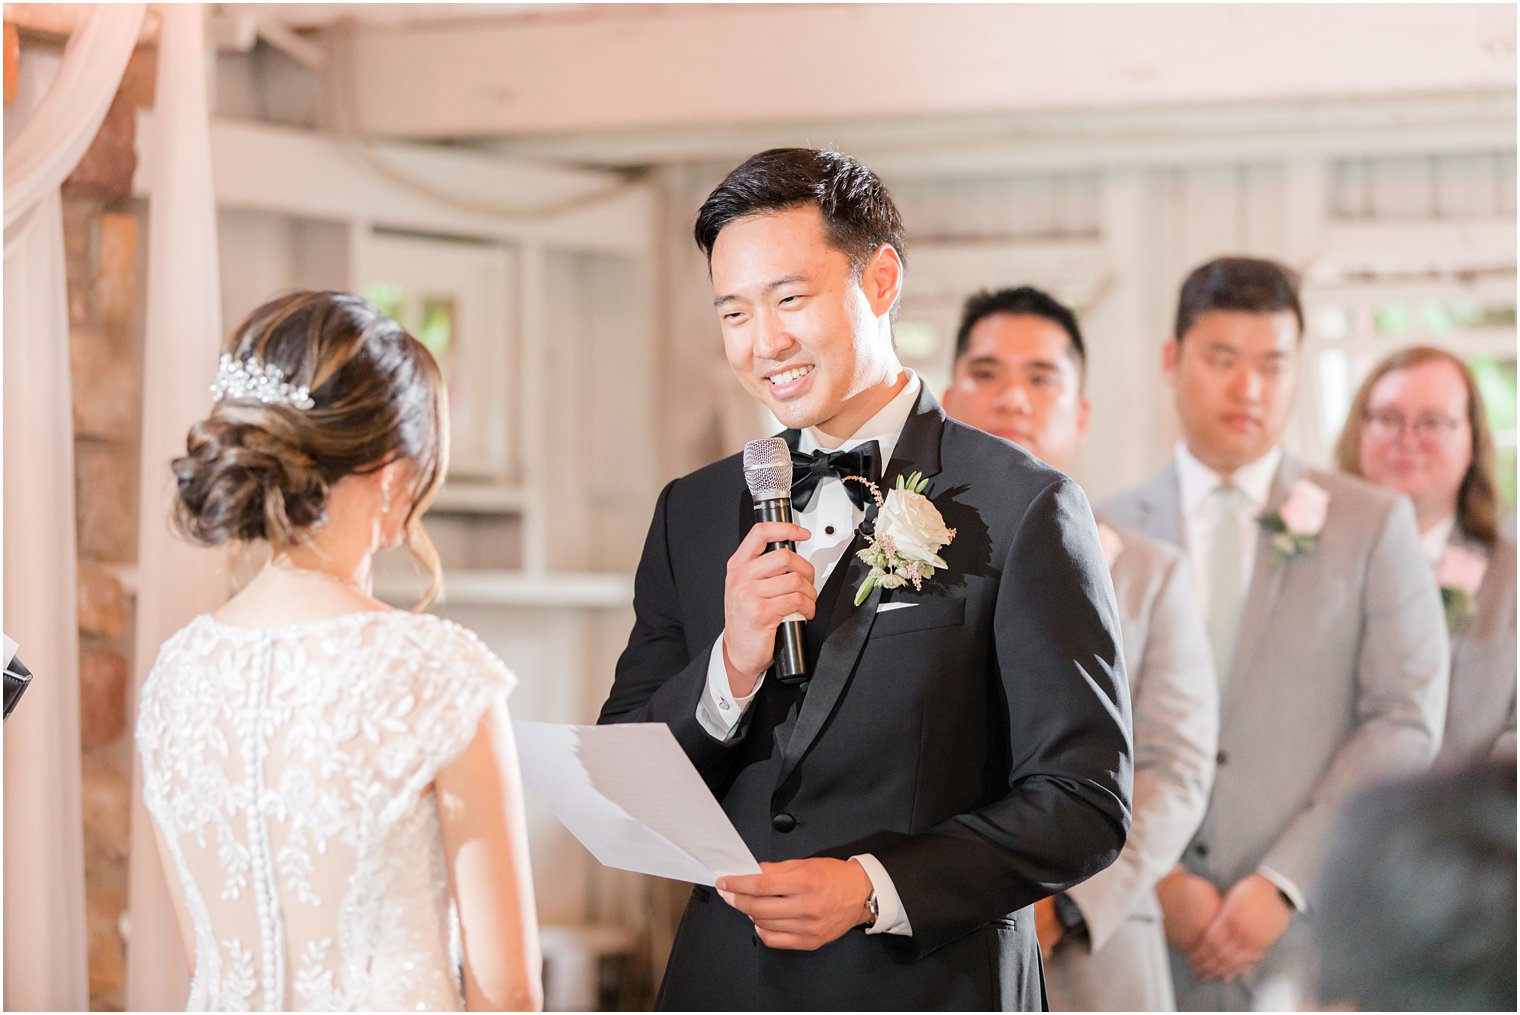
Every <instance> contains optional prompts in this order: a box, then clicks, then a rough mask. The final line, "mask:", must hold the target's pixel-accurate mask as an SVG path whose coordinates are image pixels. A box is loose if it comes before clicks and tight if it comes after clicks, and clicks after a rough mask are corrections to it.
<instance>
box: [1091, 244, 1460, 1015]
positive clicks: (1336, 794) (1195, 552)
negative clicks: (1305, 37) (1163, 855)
mask: <svg viewBox="0 0 1520 1015" xmlns="http://www.w3.org/2000/svg"><path fill="white" fill-rule="evenodd" d="M1302 331H1303V313H1302V310H1301V309H1300V306H1299V300H1298V293H1297V287H1296V280H1295V279H1294V277H1293V276H1292V275H1291V273H1289V272H1288V270H1287V269H1285V268H1283V267H1281V266H1280V265H1277V264H1274V263H1272V262H1270V261H1261V260H1255V259H1251V258H1238V257H1227V258H1220V259H1218V260H1215V261H1211V262H1209V263H1208V264H1205V265H1203V266H1202V267H1200V268H1198V269H1196V270H1195V271H1193V273H1192V274H1190V275H1189V276H1188V278H1187V280H1186V281H1185V282H1184V283H1183V286H1182V293H1181V297H1180V299H1179V305H1178V310H1177V322H1176V327H1175V330H1174V332H1173V334H1174V338H1173V339H1172V341H1170V342H1168V343H1167V345H1166V348H1165V354H1164V358H1163V363H1164V369H1165V374H1166V378H1167V380H1168V382H1169V383H1170V384H1171V386H1172V387H1173V389H1174V393H1175V402H1176V406H1177V412H1178V415H1179V417H1180V419H1181V423H1182V433H1183V439H1182V440H1181V441H1180V442H1179V443H1178V445H1177V448H1176V451H1175V453H1174V455H1173V460H1172V461H1171V462H1169V463H1168V464H1167V465H1166V467H1165V468H1164V469H1162V470H1161V472H1159V473H1158V474H1157V475H1156V476H1154V477H1153V478H1152V479H1150V480H1149V481H1147V482H1146V483H1144V484H1142V485H1141V486H1139V487H1138V488H1136V489H1134V490H1132V491H1130V492H1128V493H1125V494H1123V495H1121V496H1119V497H1117V498H1115V499H1114V500H1112V501H1110V502H1109V503H1108V504H1107V505H1105V511H1106V512H1107V513H1108V515H1109V516H1110V517H1112V518H1115V519H1117V520H1120V521H1123V522H1126V523H1128V524H1129V525H1132V526H1134V527H1135V528H1137V529H1140V530H1141V531H1142V532H1146V533H1148V534H1150V535H1152V536H1155V537H1158V538H1161V539H1164V540H1166V541H1168V542H1170V543H1173V544H1175V545H1177V546H1180V547H1182V548H1183V549H1184V550H1185V552H1186V553H1187V556H1188V562H1189V567H1190V570H1191V576H1192V581H1193V587H1194V591H1195V593H1196V598H1197V601H1198V602H1199V603H1200V604H1203V609H1204V615H1205V617H1206V620H1207V625H1208V630H1209V637H1210V641H1211V643H1212V645H1213V648H1214V659H1215V662H1216V664H1217V666H1218V673H1219V679H1220V685H1221V691H1222V693H1221V716H1220V731H1219V756H1218V759H1217V760H1218V767H1217V771H1216V774H1215V780H1214V790H1213V794H1212V796H1211V798H1210V802H1209V809H1208V813H1207V815H1206V816H1205V818H1204V821H1203V825H1202V827H1201V828H1199V830H1198V833H1197V834H1196V835H1195V836H1194V838H1193V841H1192V843H1191V844H1189V846H1188V848H1187V850H1186V852H1185V853H1184V854H1183V859H1182V863H1181V864H1180V865H1179V867H1178V868H1177V869H1176V870H1175V871H1173V872H1172V874H1170V875H1168V876H1167V877H1166V878H1165V879H1164V880H1163V881H1162V882H1161V884H1160V885H1159V886H1158V888H1157V895H1158V897H1159V898H1160V901H1161V907H1162V913H1163V917H1164V919H1165V926H1166V935H1167V940H1168V942H1169V944H1170V945H1171V948H1172V973H1173V980H1174V983H1175V986H1176V989H1177V1000H1178V1004H1179V1007H1181V1008H1182V1009H1184V1010H1194V1011H1198V1010H1237V1011H1246V1010H1250V1009H1251V1008H1252V1007H1253V1001H1254V1000H1255V998H1256V997H1257V996H1258V994H1259V991H1260V989H1261V987H1262V986H1263V985H1264V984H1266V983H1267V982H1268V981H1269V980H1271V979H1272V978H1273V977H1274V975H1276V974H1280V973H1282V972H1283V971H1284V969H1285V967H1286V965H1287V964H1288V956H1289V954H1290V952H1292V951H1293V950H1294V948H1295V947H1296V946H1294V945H1293V943H1292V942H1293V941H1294V940H1295V939H1296V938H1298V937H1299V936H1300V935H1301V934H1303V929H1302V927H1301V926H1300V925H1301V924H1302V920H1301V919H1298V918H1296V914H1303V915H1304V916H1307V917H1308V918H1310V919H1313V917H1314V913H1315V905H1316V900H1315V899H1314V898H1313V897H1312V896H1311V895H1310V894H1309V893H1310V891H1311V890H1312V888H1313V885H1314V881H1315V872H1316V870H1317V869H1318V867H1319V864H1320V861H1321V859H1322V856H1323V854H1324V851H1325V848H1326V845H1327V836H1328V835H1329V832H1330V828H1331V822H1332V814H1333V812H1334V810H1335V807H1336V805H1337V803H1338V802H1340V801H1341V800H1343V799H1344V798H1345V797H1346V796H1347V795H1348V794H1350V793H1351V792H1353V791H1355V790H1356V789H1358V788H1360V787H1362V786H1363V785H1365V784H1366V783H1369V782H1371V781H1374V780H1377V779H1383V778H1388V777H1391V776H1394V775H1397V774H1400V773H1404V772H1412V771H1417V770H1420V769H1423V768H1425V767H1427V766H1428V765H1429V764H1430V762H1431V759H1432V758H1433V757H1434V756H1435V753H1436V750H1437V748H1438V747H1439V745H1440V739H1441V729H1442V721H1443V719H1444V717H1445V711H1446V688H1447V682H1446V678H1447V666H1448V654H1447V640H1446V625H1445V621H1444V618H1443V611H1442V607H1441V601H1440V596H1439V595H1438V593H1437V591H1436V588H1435V585H1434V583H1433V582H1432V581H1431V580H1430V568H1429V565H1428V564H1426V563H1425V561H1424V559H1423V556H1422V554H1421V552H1420V540H1419V533H1418V531H1417V529H1416V527H1415V519H1414V512H1413V509H1412V508H1411V506H1410V503H1409V501H1408V499H1407V498H1404V497H1400V496H1397V495H1395V494H1391V493H1390V492H1389V491H1386V490H1382V489H1377V488H1374V487H1372V486H1369V485H1368V484H1366V483H1363V482H1361V481H1360V480H1356V479H1352V478H1350V477H1347V476H1344V475H1340V474H1332V473H1326V472H1321V471H1319V470H1317V469H1310V468H1308V467H1307V466H1305V465H1304V464H1303V463H1301V462H1298V461H1296V460H1295V459H1293V458H1292V457H1290V456H1288V455H1285V454H1284V453H1283V451H1282V448H1281V446H1280V443H1279V442H1280V440H1281V438H1282V433H1283V430H1284V428H1285V426H1286V423H1287V420H1288V414H1289V411H1290V409H1291V408H1292V404H1293V389H1294V380H1295V374H1296V370H1297V366H1298V352H1299V343H1300V339H1301V335H1302Z"/></svg>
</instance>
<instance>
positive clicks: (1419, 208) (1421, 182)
mask: <svg viewBox="0 0 1520 1015" xmlns="http://www.w3.org/2000/svg"><path fill="white" fill-rule="evenodd" d="M1369 168H1370V174H1369V175H1370V179H1369V181H1368V182H1369V186H1370V197H1371V208H1372V216H1373V218H1376V219H1381V220H1388V219H1415V218H1429V217H1430V216H1431V214H1432V213H1433V212H1434V210H1435V180H1434V173H1433V172H1432V160H1431V159H1430V158H1429V157H1428V156H1416V157H1412V158H1398V159H1378V160H1376V161H1374V162H1373V163H1372V164H1371V166H1370V167H1369Z"/></svg>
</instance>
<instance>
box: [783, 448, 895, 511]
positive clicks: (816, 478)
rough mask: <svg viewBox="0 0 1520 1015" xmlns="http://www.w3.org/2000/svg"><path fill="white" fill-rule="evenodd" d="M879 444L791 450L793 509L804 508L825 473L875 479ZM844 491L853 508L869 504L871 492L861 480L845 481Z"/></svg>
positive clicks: (877, 469)
mask: <svg viewBox="0 0 1520 1015" xmlns="http://www.w3.org/2000/svg"><path fill="white" fill-rule="evenodd" d="M880 459H881V445H879V444H878V443H877V442H876V441H866V442H865V443H864V444H862V445H860V446H859V447H857V448H853V449H852V450H849V451H813V452H807V451H793V452H792V508H793V509H794V510H797V511H806V510H807V506H808V505H809V504H810V503H812V501H813V491H815V490H817V489H818V484H819V482H820V481H822V480H823V479H824V477H826V476H835V477H837V478H839V479H841V480H842V479H844V478H845V477H846V476H860V477H862V478H864V479H868V480H870V481H871V482H873V483H874V482H876V479H877V476H878V475H879V471H880V468H881V463H880ZM844 492H845V493H847V494H849V495H850V500H851V501H852V502H853V503H854V504H855V506H856V507H858V508H860V509H861V510H865V507H866V505H867V504H869V503H872V499H871V491H870V490H869V489H867V488H866V486H865V484H863V483H846V484H845V485H844Z"/></svg>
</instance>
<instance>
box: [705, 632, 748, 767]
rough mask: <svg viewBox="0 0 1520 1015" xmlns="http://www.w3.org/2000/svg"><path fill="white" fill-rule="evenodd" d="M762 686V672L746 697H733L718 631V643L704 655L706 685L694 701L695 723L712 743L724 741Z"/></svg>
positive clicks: (721, 638) (721, 637)
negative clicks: (695, 705) (705, 659)
mask: <svg viewBox="0 0 1520 1015" xmlns="http://www.w3.org/2000/svg"><path fill="white" fill-rule="evenodd" d="M763 683H765V674H763V673H762V674H761V675H760V679H759V680H757V681H755V688H754V690H752V691H750V692H749V696H748V697H745V698H736V697H735V696H734V694H733V692H732V691H730V690H729V686H728V667H727V666H725V665H723V634H722V632H719V634H718V640H717V641H715V642H713V647H712V651H711V652H710V653H708V656H707V684H706V685H705V686H704V687H703V689H702V697H701V698H700V699H698V700H697V723H698V724H699V725H700V726H701V727H702V728H703V729H704V730H706V731H707V734H708V736H710V737H712V738H713V739H714V740H722V741H725V742H727V740H728V738H729V737H730V736H732V735H733V732H734V729H735V728H736V727H737V726H738V725H739V720H740V719H743V718H744V712H745V710H746V709H747V708H749V703H750V702H752V701H754V700H755V695H757V694H759V693H760V685H761V684H763Z"/></svg>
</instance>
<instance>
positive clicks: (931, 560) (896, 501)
mask: <svg viewBox="0 0 1520 1015" xmlns="http://www.w3.org/2000/svg"><path fill="white" fill-rule="evenodd" d="M849 479H850V480H854V481H855V482H858V483H864V484H865V485H866V486H867V487H869V488H870V490H871V496H872V497H874V498H875V499H876V507H877V509H878V514H877V516H876V530H875V533H874V534H873V535H870V536H867V537H866V548H865V549H864V550H861V551H860V552H859V553H857V554H856V556H858V557H859V558H860V559H861V560H863V561H865V562H866V563H867V564H870V565H871V573H870V574H868V575H866V577H865V580H864V581H862V582H861V583H860V587H859V588H858V589H856V590H855V605H856V606H859V605H860V604H861V603H863V602H865V601H866V596H868V595H870V594H871V589H872V588H874V587H876V586H877V585H880V586H881V587H882V588H884V589H895V588H900V587H901V586H903V585H906V584H908V583H909V582H911V583H912V584H913V588H914V589H915V590H918V589H921V588H923V583H924V581H925V580H927V579H929V578H933V577H934V572H935V570H936V569H939V570H944V568H945V562H944V560H943V559H941V558H940V556H939V551H940V550H942V549H944V548H945V547H946V546H949V545H950V541H951V540H952V539H954V538H955V530H954V529H952V528H948V527H946V525H945V519H944V518H943V517H941V516H940V513H939V509H938V508H936V507H935V506H934V503H933V502H932V501H930V500H929V498H928V497H925V496H924V489H925V488H926V487H927V486H928V485H929V481H928V480H927V479H924V478H922V477H921V476H920V474H919V473H917V472H915V473H913V475H911V476H909V477H908V478H907V479H906V480H905V479H903V477H901V476H898V477H897V485H896V486H894V487H893V488H892V489H891V490H888V491H887V496H886V499H885V500H883V499H882V496H881V491H880V490H878V489H877V488H876V484H875V483H872V482H870V481H869V480H866V479H862V478H861V477H859V476H850V477H849Z"/></svg>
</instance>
